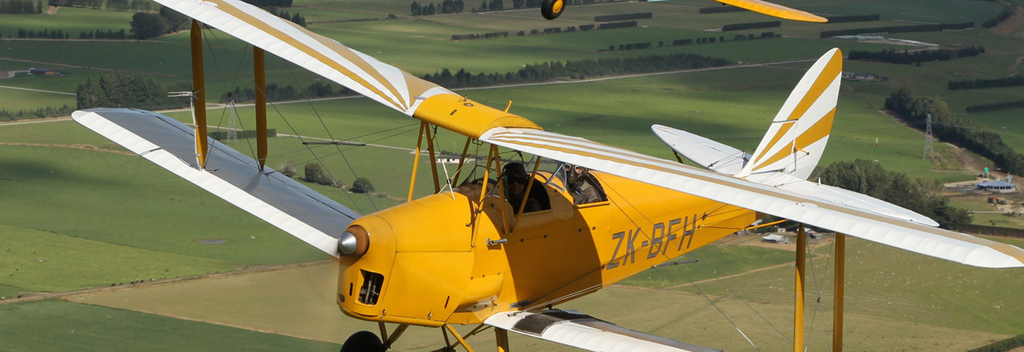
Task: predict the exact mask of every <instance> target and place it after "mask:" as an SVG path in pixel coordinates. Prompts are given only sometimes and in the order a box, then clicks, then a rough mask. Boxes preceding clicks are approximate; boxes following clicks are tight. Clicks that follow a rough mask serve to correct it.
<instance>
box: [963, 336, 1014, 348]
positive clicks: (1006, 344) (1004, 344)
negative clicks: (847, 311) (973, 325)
mask: <svg viewBox="0 0 1024 352" xmlns="http://www.w3.org/2000/svg"><path fill="white" fill-rule="evenodd" d="M1018 347H1024V335H1017V336H1014V337H1011V338H1008V339H1006V340H1002V341H996V342H993V343H991V344H988V345H985V346H981V347H978V348H975V349H973V350H970V351H967V352H1009V351H1012V350H1013V349H1014V348H1018Z"/></svg>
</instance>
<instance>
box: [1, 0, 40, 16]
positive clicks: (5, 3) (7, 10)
mask: <svg viewBox="0 0 1024 352" xmlns="http://www.w3.org/2000/svg"><path fill="white" fill-rule="evenodd" d="M40 13H43V1H42V0H36V1H32V0H0V14H3V15H31V14H40Z"/></svg>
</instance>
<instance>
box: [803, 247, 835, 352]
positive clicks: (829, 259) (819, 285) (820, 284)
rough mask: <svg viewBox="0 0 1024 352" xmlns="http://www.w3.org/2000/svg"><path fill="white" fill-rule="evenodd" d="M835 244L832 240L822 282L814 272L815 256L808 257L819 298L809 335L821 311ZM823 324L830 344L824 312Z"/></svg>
mask: <svg viewBox="0 0 1024 352" xmlns="http://www.w3.org/2000/svg"><path fill="white" fill-rule="evenodd" d="M834 246H835V241H832V244H831V245H829V256H828V257H826V259H825V271H824V272H822V273H821V282H820V283H819V281H818V274H817V273H815V272H814V258H813V257H811V256H808V257H807V259H808V260H809V261H810V262H811V277H812V278H814V288H815V290H816V291H817V300H816V302H817V303H815V305H814V314H813V315H811V324H810V325H811V331H810V332H808V336H810V334H811V333H813V332H814V322H815V320H816V319H817V318H818V312H819V311H821V291H822V290H823V289H824V287H825V286H824V282H825V275H828V265H829V263H831V262H832V250H833V247H834ZM821 324H822V326H823V327H824V328H823V330H824V332H825V345H826V346H828V344H829V340H828V327H827V326H825V313H824V312H822V313H821Z"/></svg>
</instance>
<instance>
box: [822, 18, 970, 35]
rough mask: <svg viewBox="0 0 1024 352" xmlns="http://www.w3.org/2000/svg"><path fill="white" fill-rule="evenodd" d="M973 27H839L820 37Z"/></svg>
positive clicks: (955, 24) (934, 25)
mask: <svg viewBox="0 0 1024 352" xmlns="http://www.w3.org/2000/svg"><path fill="white" fill-rule="evenodd" d="M968 28H974V22H965V23H941V24H921V25H914V26H889V27H872V28H850V29H840V30H835V31H824V32H821V37H822V38H830V37H838V36H842V35H859V34H882V33H909V32H938V31H945V30H960V29H968Z"/></svg>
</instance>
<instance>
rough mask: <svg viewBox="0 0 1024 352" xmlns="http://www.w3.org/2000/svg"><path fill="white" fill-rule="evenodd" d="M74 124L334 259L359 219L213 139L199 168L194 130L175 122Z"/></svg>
mask: <svg viewBox="0 0 1024 352" xmlns="http://www.w3.org/2000/svg"><path fill="white" fill-rule="evenodd" d="M72 117H73V118H74V120H75V121H76V122H78V123H80V124H82V125H83V126H85V127H87V128H89V129H91V130H93V131H95V132H96V133H99V134H100V135H102V136H104V137H107V138H108V139H110V140H112V141H114V142H116V143H117V144H120V145H121V146H123V147H125V148H127V149H128V150H130V151H132V152H133V153H136V154H139V155H141V156H142V157H143V158H146V159H147V160H149V161H152V162H153V163H155V164H157V165H159V166H160V167H162V168H164V169H167V170H168V171H170V172H172V173H174V174H175V175H178V176H179V177H181V178H184V179H186V180H188V181H189V182H192V183H193V184H195V185H197V186H199V187H201V188H203V189H204V190H206V191H208V192H210V193H213V194H214V195H216V196H217V197H220V198H221V199H224V200H226V201H228V202H229V203H231V204H234V205H235V206H237V207H239V208H242V210H245V211H247V212H249V213H251V214H253V215H255V216H256V217H258V218H260V219H262V220H264V221H266V222H268V223H270V224H271V225H274V226H276V227H277V228H279V229H281V230H284V231H285V232H287V233H288V234H290V235H292V236H295V237H296V238H298V239H300V240H302V241H303V242H306V243H308V244H310V245H312V246H313V247H316V248H317V249H319V250H321V251H323V252H324V253H327V254H330V255H332V256H335V257H337V256H338V242H337V239H336V238H335V237H332V236H331V234H334V235H335V236H337V235H340V234H341V233H342V231H345V228H346V227H348V224H349V223H351V222H352V221H353V220H355V219H356V218H357V217H359V214H358V213H356V212H355V211H352V210H351V209H349V208H346V207H345V206H343V205H341V204H338V202H335V201H334V200H331V199H330V198H327V197H325V196H323V195H321V194H319V193H317V192H316V191H313V190H311V189H309V188H308V187H306V186H303V185H302V184H300V183H298V182H296V181H295V180H292V179H291V178H289V177H287V176H284V175H282V174H280V173H278V172H275V171H274V170H273V169H271V168H269V167H266V168H264V169H263V170H262V171H261V170H260V168H259V163H257V162H256V161H255V160H253V159H252V158H249V157H248V156H245V155H243V154H242V153H239V152H238V151H235V150H234V149H232V148H231V147H228V146H226V145H224V144H221V143H220V142H217V141H215V140H213V139H208V141H209V146H210V152H209V154H208V158H207V161H206V170H199V168H198V167H197V165H196V155H195V136H194V134H193V129H192V128H191V127H188V126H186V125H185V124H183V123H181V122H178V121H177V120H175V119H172V118H170V117H167V116H164V115H160V114H157V113H154V112H149V111H142V110H131V109H89V110H79V111H75V112H74V114H73V115H72Z"/></svg>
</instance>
